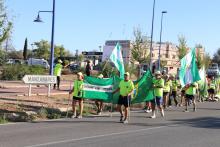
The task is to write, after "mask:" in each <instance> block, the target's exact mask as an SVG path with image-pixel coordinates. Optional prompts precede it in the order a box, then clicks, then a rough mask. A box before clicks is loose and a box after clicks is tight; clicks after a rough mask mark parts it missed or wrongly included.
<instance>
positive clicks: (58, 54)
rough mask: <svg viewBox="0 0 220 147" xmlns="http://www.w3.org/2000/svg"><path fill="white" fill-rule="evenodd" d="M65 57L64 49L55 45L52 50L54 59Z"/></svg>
mask: <svg viewBox="0 0 220 147" xmlns="http://www.w3.org/2000/svg"><path fill="white" fill-rule="evenodd" d="M63 56H65V48H64V47H63V45H55V48H54V57H56V58H57V57H63Z"/></svg>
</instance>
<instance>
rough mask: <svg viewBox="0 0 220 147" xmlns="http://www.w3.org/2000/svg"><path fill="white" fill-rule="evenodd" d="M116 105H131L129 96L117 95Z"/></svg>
mask: <svg viewBox="0 0 220 147" xmlns="http://www.w3.org/2000/svg"><path fill="white" fill-rule="evenodd" d="M118 105H124V106H125V107H128V106H130V105H131V96H121V95H120V96H119V99H118Z"/></svg>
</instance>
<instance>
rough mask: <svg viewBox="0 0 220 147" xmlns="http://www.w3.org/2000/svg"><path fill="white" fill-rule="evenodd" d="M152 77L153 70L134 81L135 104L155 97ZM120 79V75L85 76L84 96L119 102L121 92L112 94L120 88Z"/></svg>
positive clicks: (108, 101)
mask: <svg viewBox="0 0 220 147" xmlns="http://www.w3.org/2000/svg"><path fill="white" fill-rule="evenodd" d="M152 79H153V76H152V74H151V72H150V71H147V72H146V73H145V74H144V75H143V76H142V77H141V78H140V79H138V80H137V81H134V85H135V90H134V93H133V99H132V103H133V104H134V103H142V102H146V101H150V100H152V99H153V98H154V93H153V89H152ZM120 81H121V79H120V78H119V77H118V76H113V77H111V78H107V79H99V78H96V77H87V76H85V78H84V89H83V92H84V94H83V95H84V97H83V98H85V99H92V100H94V99H96V100H103V101H104V102H107V103H113V104H117V103H118V98H119V92H117V93H115V94H112V92H113V91H115V90H116V89H117V88H118V86H119V83H120Z"/></svg>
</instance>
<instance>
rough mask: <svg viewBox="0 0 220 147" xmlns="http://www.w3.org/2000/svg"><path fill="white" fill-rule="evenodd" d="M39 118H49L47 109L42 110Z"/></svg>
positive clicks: (39, 112)
mask: <svg viewBox="0 0 220 147" xmlns="http://www.w3.org/2000/svg"><path fill="white" fill-rule="evenodd" d="M37 114H38V116H39V117H40V118H44V119H45V118H47V115H48V112H47V109H45V108H41V109H40V110H39V111H38V112H37Z"/></svg>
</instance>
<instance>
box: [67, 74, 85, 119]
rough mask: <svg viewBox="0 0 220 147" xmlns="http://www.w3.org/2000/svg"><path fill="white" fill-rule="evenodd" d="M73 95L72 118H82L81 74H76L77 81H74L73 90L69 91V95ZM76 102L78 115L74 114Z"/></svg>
mask: <svg viewBox="0 0 220 147" xmlns="http://www.w3.org/2000/svg"><path fill="white" fill-rule="evenodd" d="M72 93H73V101H72V109H73V116H72V118H82V114H83V74H82V73H81V72H78V73H77V80H75V81H74V87H73V90H72V91H70V94H72ZM76 102H78V103H79V110H80V111H79V114H78V115H77V113H76Z"/></svg>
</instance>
